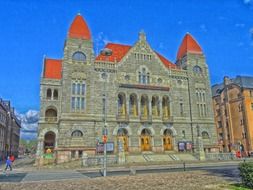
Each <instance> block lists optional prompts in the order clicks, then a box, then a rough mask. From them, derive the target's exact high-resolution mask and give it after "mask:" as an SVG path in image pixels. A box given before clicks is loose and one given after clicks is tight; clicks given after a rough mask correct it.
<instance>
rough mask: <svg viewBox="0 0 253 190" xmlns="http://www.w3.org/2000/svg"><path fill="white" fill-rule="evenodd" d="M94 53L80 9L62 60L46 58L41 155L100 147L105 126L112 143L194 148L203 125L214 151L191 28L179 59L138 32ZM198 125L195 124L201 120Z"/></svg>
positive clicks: (205, 85)
mask: <svg viewBox="0 0 253 190" xmlns="http://www.w3.org/2000/svg"><path fill="white" fill-rule="evenodd" d="M105 48H106V50H107V51H108V52H109V53H108V54H106V53H101V54H99V55H97V56H96V55H95V54H94V50H93V42H92V37H91V32H90V30H89V28H88V25H87V23H86V22H85V20H84V19H83V17H82V16H80V15H77V16H76V18H75V19H74V21H73V23H72V25H71V27H70V30H69V33H68V37H67V39H66V42H65V46H64V56H63V58H62V59H59V60H54V59H49V58H45V60H44V66H43V72H42V76H41V84H40V101H41V108H40V114H41V115H40V121H39V143H38V151H37V156H38V158H41V157H42V156H43V154H44V153H45V152H46V151H47V150H48V149H50V150H52V151H53V152H55V153H56V154H55V155H56V159H57V161H58V162H64V161H67V160H70V159H71V158H76V157H80V156H81V155H82V153H83V152H86V153H88V154H95V153H96V145H97V142H98V141H101V139H102V136H103V134H102V131H103V128H104V126H105V125H106V126H107V129H108V142H111V143H112V144H114V153H117V152H118V148H119V147H118V141H119V139H121V141H122V142H123V149H124V151H126V152H128V153H129V154H131V153H140V152H145V151H151V152H154V153H155V152H159V153H162V152H167V151H183V150H184V149H185V151H186V146H185V147H183V149H182V146H179V143H181V144H182V143H186V142H188V144H190V145H193V146H187V148H188V150H189V151H192V150H193V151H194V148H195V144H196V137H197V128H198V127H199V129H200V132H201V135H202V137H203V143H204V149H205V150H206V151H215V149H216V147H217V136H216V131H215V126H214V119H213V111H212V109H211V105H212V103H211V100H212V99H211V90H210V80H209V73H208V67H207V64H206V61H205V56H204V54H203V52H202V49H201V48H200V46H199V45H198V43H197V42H196V41H195V40H194V39H193V37H192V36H191V35H190V34H186V36H185V37H184V39H183V42H182V44H181V46H180V48H179V52H178V55H177V61H176V64H174V63H172V62H171V61H169V60H167V59H166V58H165V57H163V56H162V55H160V54H159V53H157V52H156V51H154V50H153V49H152V48H151V46H150V45H149V43H148V42H147V40H146V35H145V33H144V32H140V34H139V39H138V40H137V42H136V43H135V44H134V45H132V46H130V45H122V44H115V43H108V44H107V45H106V46H105ZM197 126H198V127H197Z"/></svg>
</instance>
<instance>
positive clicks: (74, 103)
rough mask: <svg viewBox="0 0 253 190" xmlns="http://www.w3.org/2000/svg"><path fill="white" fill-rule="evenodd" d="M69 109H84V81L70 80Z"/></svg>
mask: <svg viewBox="0 0 253 190" xmlns="http://www.w3.org/2000/svg"><path fill="white" fill-rule="evenodd" d="M71 91H72V96H71V109H72V110H73V111H83V110H85V96H86V85H85V82H84V81H79V80H75V81H73V82H72V90H71Z"/></svg>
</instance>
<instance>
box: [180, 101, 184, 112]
mask: <svg viewBox="0 0 253 190" xmlns="http://www.w3.org/2000/svg"><path fill="white" fill-rule="evenodd" d="M183 113H184V108H183V103H180V114H181V115H183Z"/></svg>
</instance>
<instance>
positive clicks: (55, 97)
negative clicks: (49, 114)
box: [53, 89, 58, 100]
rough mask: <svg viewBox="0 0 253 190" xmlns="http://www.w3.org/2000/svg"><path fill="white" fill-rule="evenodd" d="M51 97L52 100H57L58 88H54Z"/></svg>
mask: <svg viewBox="0 0 253 190" xmlns="http://www.w3.org/2000/svg"><path fill="white" fill-rule="evenodd" d="M53 98H54V100H58V89H54V93H53Z"/></svg>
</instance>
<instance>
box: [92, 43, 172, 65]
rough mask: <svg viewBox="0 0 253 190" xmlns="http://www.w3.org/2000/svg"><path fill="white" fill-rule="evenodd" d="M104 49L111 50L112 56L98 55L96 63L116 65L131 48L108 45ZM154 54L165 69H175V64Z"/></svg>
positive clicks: (120, 45)
mask: <svg viewBox="0 0 253 190" xmlns="http://www.w3.org/2000/svg"><path fill="white" fill-rule="evenodd" d="M105 48H108V49H110V50H112V55H110V56H104V55H102V54H99V55H98V56H97V57H96V61H99V60H102V61H110V62H115V63H117V62H120V61H121V59H122V58H123V57H124V56H125V55H126V54H127V52H128V51H129V50H130V49H131V46H129V45H122V44H114V43H108V44H107V45H106V46H105ZM156 54H157V56H158V57H159V58H160V60H161V61H162V62H163V64H164V65H165V66H166V67H167V68H176V65H175V64H173V63H172V62H170V61H169V60H167V59H166V58H165V57H163V56H162V55H160V54H159V53H156Z"/></svg>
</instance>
